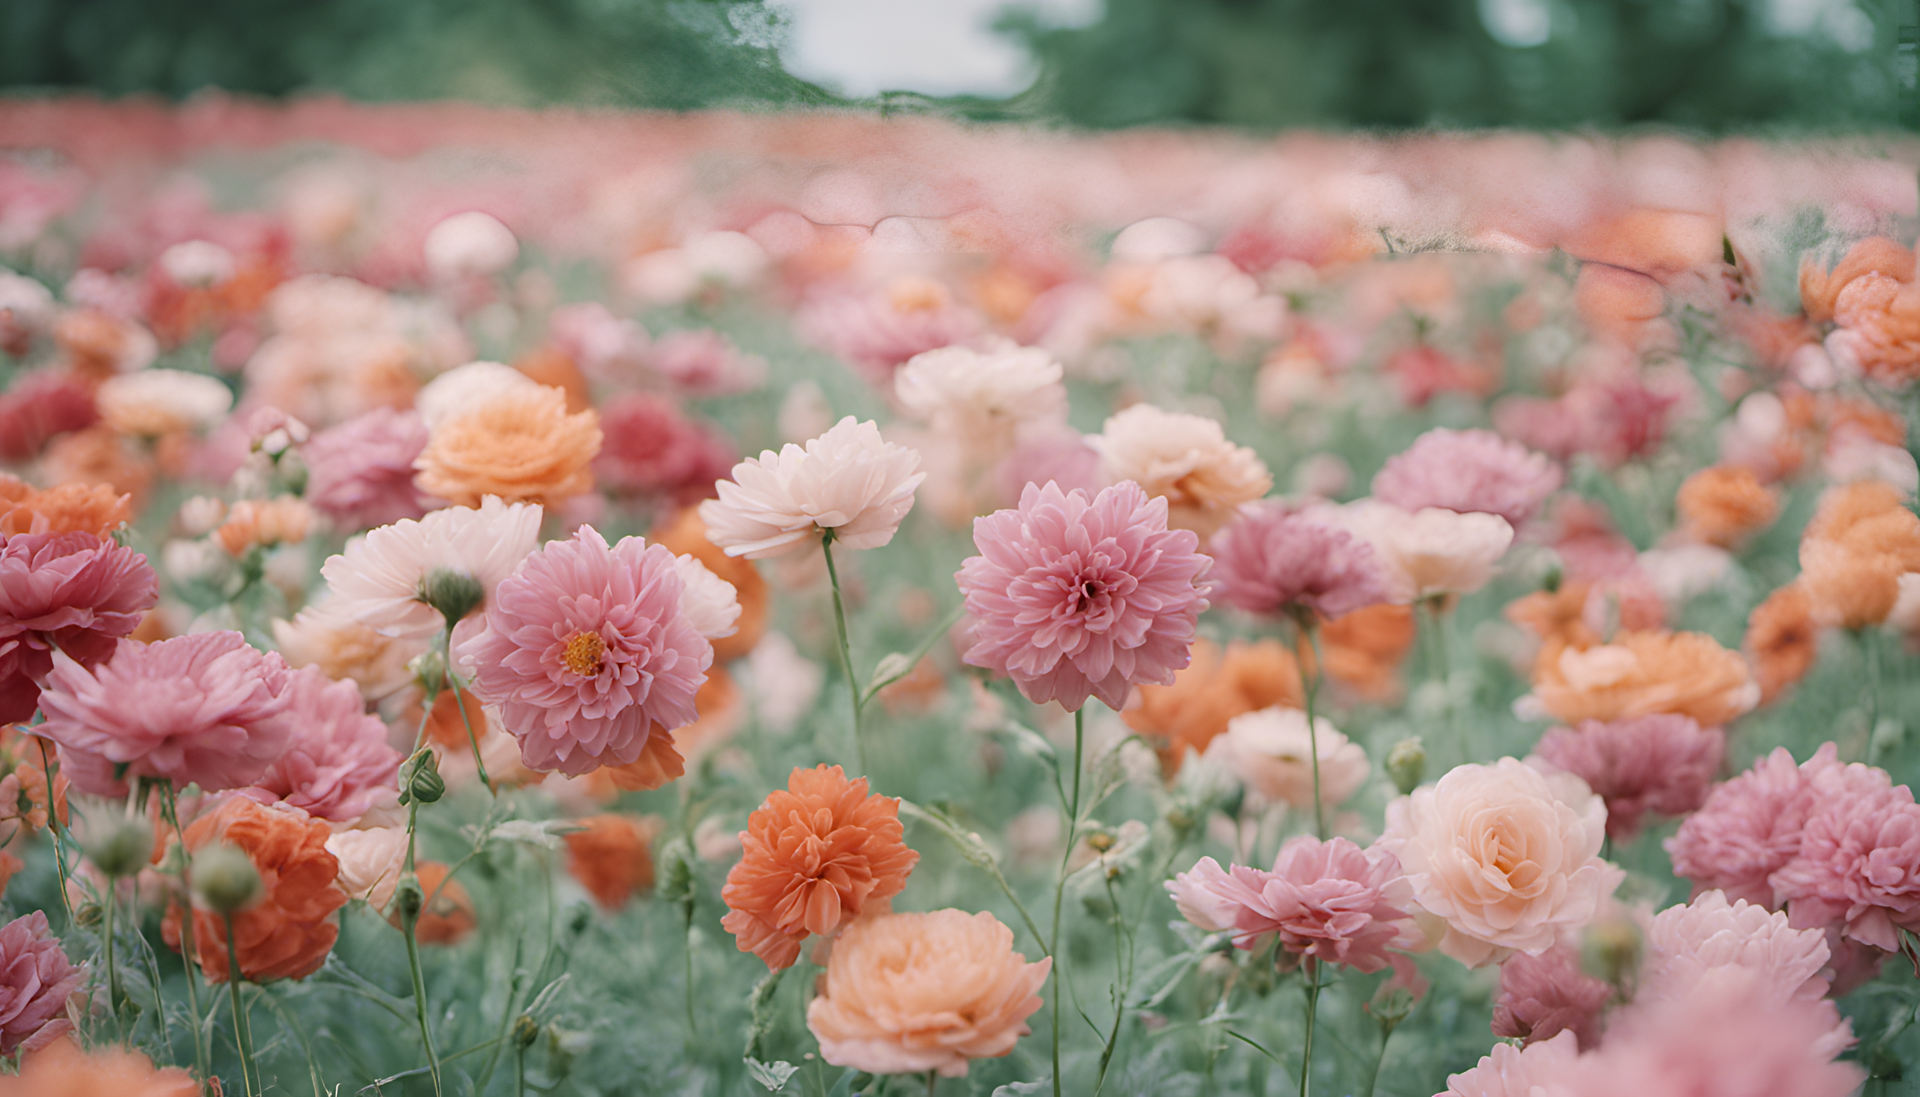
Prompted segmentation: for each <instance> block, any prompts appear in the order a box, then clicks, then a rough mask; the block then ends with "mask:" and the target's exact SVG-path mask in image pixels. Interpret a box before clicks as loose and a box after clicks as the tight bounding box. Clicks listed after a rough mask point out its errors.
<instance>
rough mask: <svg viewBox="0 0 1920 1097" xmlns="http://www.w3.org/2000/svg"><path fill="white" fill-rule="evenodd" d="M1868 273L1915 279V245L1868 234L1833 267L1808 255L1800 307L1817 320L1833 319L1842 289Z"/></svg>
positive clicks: (1803, 266)
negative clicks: (1823, 268) (1828, 268)
mask: <svg viewBox="0 0 1920 1097" xmlns="http://www.w3.org/2000/svg"><path fill="white" fill-rule="evenodd" d="M1869 274H1879V275H1881V276H1883V277H1886V278H1891V279H1893V280H1894V281H1896V282H1911V281H1913V275H1914V255H1913V249H1912V248H1908V247H1902V246H1901V245H1900V244H1898V243H1896V242H1894V241H1892V240H1889V239H1887V238H1886V237H1884V236H1869V237H1867V238H1866V239H1864V240H1861V241H1860V242H1859V243H1856V244H1854V245H1853V247H1851V248H1849V249H1847V254H1846V255H1845V256H1843V257H1841V259H1840V262H1839V263H1837V264H1835V265H1834V268H1833V269H1832V270H1831V271H1827V270H1822V269H1821V268H1820V265H1819V264H1817V263H1816V262H1814V260H1813V257H1811V256H1809V257H1807V259H1806V260H1805V261H1803V262H1802V263H1801V264H1800V307H1801V308H1802V309H1804V310H1806V313H1807V319H1809V320H1812V321H1813V322H1814V323H1816V324H1824V323H1826V322H1828V321H1830V320H1832V319H1833V313H1834V306H1835V304H1836V303H1837V302H1838V299H1839V297H1840V291H1841V290H1843V289H1846V288H1847V286H1849V285H1851V284H1852V283H1853V282H1854V280H1855V279H1858V278H1864V277H1866V276H1867V275H1869Z"/></svg>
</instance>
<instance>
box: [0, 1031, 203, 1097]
mask: <svg viewBox="0 0 1920 1097" xmlns="http://www.w3.org/2000/svg"><path fill="white" fill-rule="evenodd" d="M103 1094H112V1095H113V1097H200V1083H199V1082H196V1081H194V1079H193V1075H191V1074H188V1073H187V1072H186V1071H185V1070H183V1069H181V1068H180V1067H166V1068H165V1069H155V1068H154V1065H153V1060H151V1059H149V1058H147V1057H146V1056H145V1055H142V1054H141V1053H140V1052H137V1051H128V1050H126V1049H124V1048H120V1047H115V1046H113V1045H111V1044H109V1045H107V1046H105V1047H102V1048H98V1049H96V1050H94V1051H93V1052H92V1053H87V1052H82V1051H81V1050H80V1049H79V1047H77V1046H76V1045H75V1044H74V1042H73V1041H72V1040H55V1041H54V1042H53V1043H51V1044H49V1045H48V1046H47V1047H46V1048H45V1049H44V1050H42V1051H37V1052H34V1053H33V1054H31V1055H28V1056H27V1057H26V1059H25V1061H23V1062H22V1063H21V1064H20V1073H19V1074H16V1075H3V1074H0V1097H102V1095H103Z"/></svg>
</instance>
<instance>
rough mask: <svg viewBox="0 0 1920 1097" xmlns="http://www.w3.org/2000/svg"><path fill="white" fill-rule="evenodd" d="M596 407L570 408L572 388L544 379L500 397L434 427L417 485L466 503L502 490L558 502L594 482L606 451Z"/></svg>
mask: <svg viewBox="0 0 1920 1097" xmlns="http://www.w3.org/2000/svg"><path fill="white" fill-rule="evenodd" d="M601 438H602V436H601V433H600V423H599V418H598V417H597V416H596V415H595V414H594V412H593V410H592V409H588V410H586V411H583V412H580V413H578V414H575V415H568V414H567V395H566V393H564V392H561V391H560V390H559V389H555V388H548V387H546V386H545V385H538V386H535V387H534V389H533V391H531V392H525V393H510V394H507V395H504V396H499V397H496V398H494V399H492V400H488V401H487V402H485V403H482V404H480V405H479V406H477V407H475V408H473V409H472V410H471V411H468V412H466V413H464V414H461V415H458V416H455V417H453V418H450V419H448V420H447V421H446V422H444V423H442V424H440V425H439V426H438V427H436V428H434V431H433V436H432V438H431V439H430V440H429V441H428V442H427V448H426V449H425V450H422V451H421V453H420V456H419V457H418V458H416V459H415V460H414V463H413V464H414V468H416V469H418V470H419V475H417V476H415V477H414V481H413V482H414V485H415V486H416V487H418V488H419V489H420V490H421V491H423V492H426V493H427V494H428V495H435V496H439V497H440V498H442V499H451V500H453V501H454V502H456V503H460V504H463V505H465V506H470V507H471V506H478V505H479V503H480V500H481V499H483V498H485V497H486V496H489V495H497V496H499V497H500V498H502V499H504V500H506V501H507V502H509V503H554V502H558V501H560V500H563V499H571V498H572V497H574V496H576V495H580V494H582V493H584V492H588V491H592V490H593V470H592V467H591V466H592V463H593V458H594V456H595V455H596V454H598V453H599V452H600V443H601Z"/></svg>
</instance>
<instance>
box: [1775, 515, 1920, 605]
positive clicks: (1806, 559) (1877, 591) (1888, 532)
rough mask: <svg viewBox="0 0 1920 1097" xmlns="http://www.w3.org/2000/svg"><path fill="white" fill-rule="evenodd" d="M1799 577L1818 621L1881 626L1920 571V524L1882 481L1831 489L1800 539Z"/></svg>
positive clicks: (1919, 519)
mask: <svg viewBox="0 0 1920 1097" xmlns="http://www.w3.org/2000/svg"><path fill="white" fill-rule="evenodd" d="M1800 570H1801V578H1800V582H1801V584H1802V585H1803V586H1804V588H1805V589H1806V592H1807V595H1808V597H1809V598H1811V599H1812V601H1813V610H1814V613H1815V615H1816V616H1818V617H1819V618H1820V620H1822V621H1823V622H1825V623H1827V624H1832V625H1839V626H1841V627H1842V628H1865V627H1867V626H1870V625H1878V624H1880V623H1881V622H1883V621H1885V620H1886V619H1887V615H1888V614H1889V613H1892V612H1893V604H1894V602H1895V601H1896V600H1897V599H1898V598H1899V596H1900V577H1901V576H1902V575H1905V574H1907V573H1908V572H1915V571H1920V518H1916V517H1915V516H1914V513H1913V512H1912V511H1910V510H1908V509H1907V507H1906V504H1905V502H1904V501H1903V500H1902V498H1901V496H1900V492H1899V491H1898V489H1896V488H1893V487H1891V486H1889V485H1887V484H1883V483H1881V482H1879V481H1877V480H1864V481H1861V482H1859V483H1854V484H1847V485H1844V486H1841V487H1835V488H1829V489H1828V490H1827V492H1826V493H1825V494H1824V495H1823V496H1822V497H1821V499H1820V506H1819V509H1818V510H1816V511H1815V512H1814V516H1813V521H1811V522H1809V523H1807V529H1806V533H1805V534H1804V535H1803V536H1802V538H1801V541H1800Z"/></svg>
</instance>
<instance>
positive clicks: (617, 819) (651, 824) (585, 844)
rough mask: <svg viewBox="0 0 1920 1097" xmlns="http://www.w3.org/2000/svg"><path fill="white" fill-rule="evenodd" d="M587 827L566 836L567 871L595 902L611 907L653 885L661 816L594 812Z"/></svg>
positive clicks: (611, 908) (586, 819)
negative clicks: (652, 817)
mask: <svg viewBox="0 0 1920 1097" xmlns="http://www.w3.org/2000/svg"><path fill="white" fill-rule="evenodd" d="M578 822H579V823H580V824H581V825H582V826H583V827H585V829H584V830H576V831H574V832H573V833H571V834H568V835H567V836H566V842H567V871H568V872H571V873H572V874H573V878H574V879H576V880H578V881H580V886H581V887H584V888H586V889H587V894H589V895H591V896H593V899H594V901H595V902H597V903H599V904H600V905H601V906H602V907H605V908H606V909H608V910H619V909H620V908H621V907H624V906H626V905H627V900H628V899H631V898H633V894H634V892H636V891H645V890H647V889H648V888H651V887H652V886H653V853H652V851H651V850H650V849H648V847H649V846H650V845H652V844H653V839H654V837H655V836H656V835H658V834H659V831H660V826H659V822H658V820H654V819H635V818H633V817H631V816H628V815H593V816H589V817H588V818H585V819H581V820H578Z"/></svg>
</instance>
